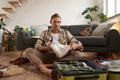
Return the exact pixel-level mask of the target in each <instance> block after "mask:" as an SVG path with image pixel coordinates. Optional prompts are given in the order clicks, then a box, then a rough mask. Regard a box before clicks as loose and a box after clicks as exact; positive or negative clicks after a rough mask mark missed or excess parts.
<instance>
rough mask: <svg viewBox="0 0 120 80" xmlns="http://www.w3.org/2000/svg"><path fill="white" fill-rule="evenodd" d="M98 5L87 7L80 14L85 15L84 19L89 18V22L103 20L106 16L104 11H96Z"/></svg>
mask: <svg viewBox="0 0 120 80" xmlns="http://www.w3.org/2000/svg"><path fill="white" fill-rule="evenodd" d="M98 11H99V7H98V6H93V7H87V8H86V9H85V10H84V11H83V12H82V15H85V17H84V18H85V19H87V20H90V22H94V21H97V20H98V21H99V22H103V21H105V20H106V19H107V16H106V15H105V14H104V13H98Z"/></svg>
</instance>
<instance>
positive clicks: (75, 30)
mask: <svg viewBox="0 0 120 80" xmlns="http://www.w3.org/2000/svg"><path fill="white" fill-rule="evenodd" d="M86 27H90V25H70V26H61V28H64V29H67V30H68V31H70V32H71V34H73V35H74V37H76V39H78V40H79V41H81V42H82V43H83V46H84V52H119V51H120V35H119V32H118V31H117V30H116V29H110V30H109V31H108V32H107V33H106V34H105V36H104V37H102V36H80V31H82V30H83V29H84V28H86ZM96 27H97V25H94V27H92V28H93V29H95V28H96ZM36 40H37V38H32V37H31V36H30V34H29V33H27V32H24V31H22V32H19V33H18V35H17V39H16V48H17V50H25V49H26V48H28V47H34V44H35V42H36Z"/></svg>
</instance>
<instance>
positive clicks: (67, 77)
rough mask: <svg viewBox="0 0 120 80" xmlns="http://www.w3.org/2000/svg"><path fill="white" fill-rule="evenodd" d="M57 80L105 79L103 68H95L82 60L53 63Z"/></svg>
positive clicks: (105, 74)
mask: <svg viewBox="0 0 120 80" xmlns="http://www.w3.org/2000/svg"><path fill="white" fill-rule="evenodd" d="M54 69H55V73H56V76H57V79H58V80H107V73H106V71H104V70H96V69H94V68H92V67H90V66H89V65H88V64H87V62H84V61H79V60H77V61H61V62H58V63H56V64H54Z"/></svg>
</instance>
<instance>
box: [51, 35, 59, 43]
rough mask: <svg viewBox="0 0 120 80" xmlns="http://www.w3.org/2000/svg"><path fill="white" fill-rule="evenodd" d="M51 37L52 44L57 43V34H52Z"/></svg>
mask: <svg viewBox="0 0 120 80" xmlns="http://www.w3.org/2000/svg"><path fill="white" fill-rule="evenodd" d="M52 36H53V41H52V43H53V44H55V43H58V33H57V34H54V33H52Z"/></svg>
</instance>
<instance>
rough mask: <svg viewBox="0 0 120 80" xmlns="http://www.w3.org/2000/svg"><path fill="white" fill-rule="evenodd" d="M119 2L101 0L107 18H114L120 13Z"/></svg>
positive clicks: (115, 0)
mask: <svg viewBox="0 0 120 80" xmlns="http://www.w3.org/2000/svg"><path fill="white" fill-rule="evenodd" d="M119 3H120V0H103V10H104V13H105V14H106V15H107V16H108V17H111V16H114V15H116V14H119V13H120V5H119Z"/></svg>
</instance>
